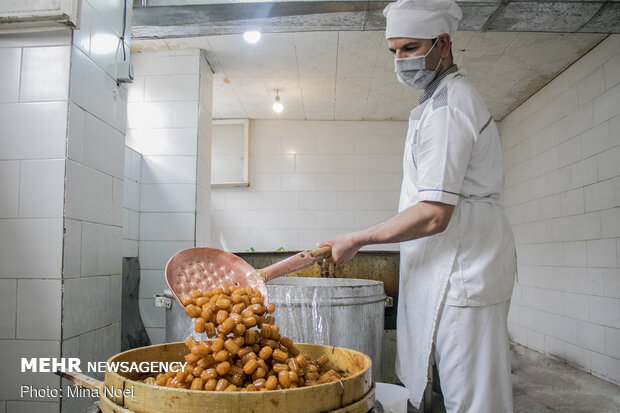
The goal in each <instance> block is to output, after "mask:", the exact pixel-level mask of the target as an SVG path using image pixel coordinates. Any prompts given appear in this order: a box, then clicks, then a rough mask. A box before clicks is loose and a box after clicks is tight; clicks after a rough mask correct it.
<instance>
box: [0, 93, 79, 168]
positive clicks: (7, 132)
mask: <svg viewBox="0 0 620 413" xmlns="http://www.w3.org/2000/svg"><path fill="white" fill-rule="evenodd" d="M0 125H2V128H0V159H33V158H63V157H64V156H65V145H66V136H67V102H48V103H30V104H4V105H0Z"/></svg>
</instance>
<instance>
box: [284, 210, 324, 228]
mask: <svg viewBox="0 0 620 413" xmlns="http://www.w3.org/2000/svg"><path fill="white" fill-rule="evenodd" d="M318 214H319V212H318V211H279V213H278V217H279V228H281V229H308V228H316V227H317V225H318Z"/></svg>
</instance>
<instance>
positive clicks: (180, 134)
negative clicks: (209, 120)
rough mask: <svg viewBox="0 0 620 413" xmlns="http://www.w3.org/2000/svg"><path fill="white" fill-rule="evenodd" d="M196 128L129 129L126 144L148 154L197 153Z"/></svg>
mask: <svg viewBox="0 0 620 413" xmlns="http://www.w3.org/2000/svg"><path fill="white" fill-rule="evenodd" d="M197 137H198V131H197V130H196V128H176V129H169V128H164V129H131V130H128V131H127V146H129V147H131V148H133V149H135V150H136V151H137V152H138V153H140V154H142V155H144V156H149V155H167V156H173V155H188V156H193V155H196V153H197V149H198V146H197Z"/></svg>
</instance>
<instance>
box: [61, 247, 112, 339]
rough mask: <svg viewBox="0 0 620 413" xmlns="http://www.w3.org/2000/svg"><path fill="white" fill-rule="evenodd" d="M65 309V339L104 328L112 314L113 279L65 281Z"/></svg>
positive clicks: (93, 278)
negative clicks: (111, 289) (111, 285)
mask: <svg viewBox="0 0 620 413" xmlns="http://www.w3.org/2000/svg"><path fill="white" fill-rule="evenodd" d="M119 261H120V256H119ZM62 305H63V322H62V328H63V337H66V338H71V337H75V336H77V335H79V334H84V333H86V332H88V331H92V330H95V329H98V328H101V327H104V326H105V325H107V321H108V316H109V313H110V277H109V276H105V277H85V278H73V279H69V280H65V281H64V285H63V302H62ZM85 309H88V311H85Z"/></svg>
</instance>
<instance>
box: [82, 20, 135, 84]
mask: <svg viewBox="0 0 620 413" xmlns="http://www.w3.org/2000/svg"><path fill="white" fill-rule="evenodd" d="M119 20H121V19H120V18H119ZM90 23H91V29H90V30H91V36H90V51H89V54H88V56H89V57H90V59H92V61H93V62H94V63H95V64H96V65H97V66H99V67H100V68H101V69H102V70H103V71H104V72H105V73H107V74H108V76H110V77H111V78H116V62H117V61H119V62H120V61H122V57H123V51H122V44H121V42H120V39H119V35H118V34H116V33H115V32H114V30H112V28H111V27H110V26H109V25H108V24H106V22H104V21H103V20H102V19H101V17H100V15H99V14H98V13H96V14H93V15H92V16H91V20H90ZM126 52H127V53H129V51H128V50H127V51H126Z"/></svg>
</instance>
